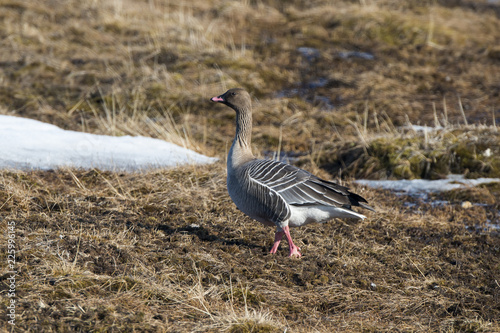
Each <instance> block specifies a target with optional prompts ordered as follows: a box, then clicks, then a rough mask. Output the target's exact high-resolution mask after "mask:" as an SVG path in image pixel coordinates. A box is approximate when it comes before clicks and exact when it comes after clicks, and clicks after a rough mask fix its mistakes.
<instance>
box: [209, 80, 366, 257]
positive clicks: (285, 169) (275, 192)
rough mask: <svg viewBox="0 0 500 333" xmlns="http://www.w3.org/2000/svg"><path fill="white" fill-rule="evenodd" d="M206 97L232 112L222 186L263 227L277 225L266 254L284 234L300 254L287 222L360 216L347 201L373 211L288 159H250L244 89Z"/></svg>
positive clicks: (295, 224) (298, 223) (358, 198)
mask: <svg viewBox="0 0 500 333" xmlns="http://www.w3.org/2000/svg"><path fill="white" fill-rule="evenodd" d="M210 100H211V101H212V102H218V103H222V104H224V105H227V106H229V107H230V108H232V109H233V110H234V111H236V135H235V137H234V140H233V143H232V145H231V148H230V150H229V154H228V157H227V190H228V192H229V196H230V197H231V199H232V200H233V202H234V203H235V204H236V207H238V209H239V210H241V211H242V212H243V213H245V214H246V215H248V216H249V217H251V218H252V219H254V220H257V221H259V222H261V223H263V224H264V225H266V226H276V232H275V236H274V244H273V246H272V248H271V250H270V251H269V252H270V253H271V254H274V253H276V251H277V250H278V247H279V245H280V242H281V239H282V238H283V235H284V236H286V239H287V241H288V246H289V250H290V254H289V257H294V256H297V257H301V256H302V254H301V253H300V248H299V247H298V246H297V245H295V244H294V243H293V240H292V237H291V236H290V227H300V226H303V225H306V224H309V223H312V222H320V223H322V222H326V221H328V220H330V219H332V218H354V219H364V218H365V216H364V215H362V214H360V213H357V212H355V211H353V210H352V209H351V206H359V207H362V208H366V209H369V210H371V211H375V210H374V209H373V208H372V207H370V206H369V205H368V204H367V201H366V200H365V199H364V198H362V197H361V196H360V195H358V194H355V193H352V192H350V191H349V189H348V188H347V187H344V186H341V185H339V184H337V183H334V182H331V181H327V180H323V179H321V178H319V177H316V176H314V175H313V174H311V173H309V172H308V171H305V170H302V169H300V168H298V167H295V166H293V165H290V164H286V163H283V162H279V161H275V160H263V159H257V158H255V156H254V155H253V154H252V150H251V135H252V101H251V98H250V95H249V94H248V92H247V91H245V90H244V89H241V88H233V89H230V90H228V91H226V92H225V93H224V94H222V95H219V96H216V97H212V98H211V99H210Z"/></svg>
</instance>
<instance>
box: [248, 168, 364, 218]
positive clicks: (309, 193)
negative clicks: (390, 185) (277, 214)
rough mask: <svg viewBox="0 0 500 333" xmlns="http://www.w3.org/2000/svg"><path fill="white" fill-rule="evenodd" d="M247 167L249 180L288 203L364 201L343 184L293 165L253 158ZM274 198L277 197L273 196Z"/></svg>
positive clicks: (347, 205) (361, 203)
mask: <svg viewBox="0 0 500 333" xmlns="http://www.w3.org/2000/svg"><path fill="white" fill-rule="evenodd" d="M251 163H252V165H251V166H250V167H249V169H248V175H249V177H250V179H251V180H252V181H254V182H256V183H258V184H260V186H262V187H263V190H264V189H265V190H267V191H268V192H274V193H275V194H277V196H279V197H281V198H282V199H283V201H284V202H285V203H286V204H288V205H297V206H302V205H326V206H335V207H345V208H350V207H351V205H353V206H361V207H364V208H367V209H370V210H373V208H371V207H370V206H368V205H367V204H365V203H366V202H367V201H366V200H365V199H364V198H362V197H361V196H359V195H357V194H355V193H351V192H350V191H349V189H348V188H347V187H344V186H341V185H338V184H336V183H333V182H330V181H326V180H323V179H321V178H318V177H316V176H314V175H312V174H311V173H309V172H307V171H305V170H302V169H299V168H297V167H295V166H292V165H288V164H285V163H281V162H278V161H272V160H255V161H252V162H251ZM277 200H278V199H277Z"/></svg>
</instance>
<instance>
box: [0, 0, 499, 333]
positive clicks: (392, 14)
mask: <svg viewBox="0 0 500 333" xmlns="http://www.w3.org/2000/svg"><path fill="white" fill-rule="evenodd" d="M499 17H500V6H499V4H496V3H495V2H493V1H474V2H472V1H466V0H463V1H447V0H442V1H441V0H440V1H413V0H412V1H406V2H404V3H403V2H400V1H392V0H379V1H375V0H365V1H347V0H346V1H338V2H335V5H333V4H332V2H330V1H321V0H318V1H301V0H294V1H274V0H268V1H223V0H210V1H194V0H188V1H183V2H171V1H156V0H151V1H131V0H116V1H91V0H83V1H59V0H51V1H46V2H39V1H22V0H17V1H16V0H12V1H0V18H1V20H0V37H1V38H0V45H1V47H0V112H1V113H2V114H10V115H16V116H23V117H30V118H34V119H38V120H42V121H46V122H50V123H53V124H56V125H58V126H61V127H63V128H66V129H72V130H80V131H81V130H83V131H87V132H92V133H99V134H110V135H125V134H132V135H146V136H151V137H157V138H162V139H166V140H169V141H173V142H175V143H178V144H180V145H183V146H185V147H188V148H191V149H194V150H197V151H200V152H204V153H205V154H207V155H211V156H217V157H219V158H220V159H221V162H220V163H216V164H214V165H211V166H203V167H186V168H179V169H175V170H157V171H150V172H147V173H140V174H139V173H137V174H119V173H110V172H101V171H99V170H89V171H83V170H71V169H62V170H56V171H50V172H41V171H9V170H4V171H1V172H0V219H1V220H2V223H1V232H2V234H6V222H12V221H13V222H15V223H16V246H17V264H16V265H17V270H18V271H19V276H18V279H17V283H18V285H17V291H16V292H17V301H18V304H17V310H16V314H17V317H16V327H15V328H14V330H15V331H44V332H56V331H58V332H59V331H61V332H64V331H151V332H156V331H158V332H220V331H227V332H283V331H285V330H286V331H287V332H332V331H339V332H360V331H367V332H381V331H387V332H389V331H390V332H398V331H401V332H415V331H440V332H495V331H500V322H499V318H500V274H499V272H500V259H499V258H500V237H499V233H498V229H495V228H494V224H495V223H497V224H498V221H499V199H498V198H499V197H500V189H499V188H498V186H496V187H495V186H492V185H488V186H482V187H479V188H474V189H468V190H465V191H452V192H449V193H445V194H442V195H438V196H436V197H435V198H434V199H436V200H442V199H446V200H449V202H448V203H446V204H441V205H435V204H432V203H429V202H421V201H419V199H415V198H407V197H401V196H399V197H397V196H395V195H394V194H392V193H388V192H385V191H375V190H369V189H363V188H360V187H356V188H354V190H355V191H356V192H358V193H360V194H361V195H363V196H364V197H366V198H367V199H368V200H369V201H370V203H372V204H373V205H374V206H375V207H376V208H377V213H370V214H369V216H368V219H366V220H365V221H346V220H343V221H341V220H339V221H331V222H329V223H326V224H323V225H312V226H307V227H304V228H302V229H298V230H293V231H292V233H293V234H294V238H295V239H296V240H297V243H298V245H299V246H300V247H301V248H302V250H303V251H302V252H303V254H304V257H303V258H302V259H301V260H291V259H289V258H287V257H286V249H284V248H282V249H281V250H280V251H279V253H278V254H277V255H275V256H270V255H268V254H267V251H268V249H269V247H270V246H271V243H272V230H271V229H270V228H265V227H264V226H261V225H260V224H258V223H256V222H254V221H252V220H250V219H249V218H247V217H245V216H244V215H242V214H241V212H239V211H238V210H237V209H236V208H235V207H234V205H233V204H232V202H231V201H230V199H229V197H228V196H227V193H226V190H225V179H224V175H225V170H224V165H223V164H224V163H223V161H224V154H225V151H226V150H227V149H228V146H229V144H230V142H231V139H232V135H233V133H234V124H233V122H234V115H233V112H232V111H231V110H229V109H228V108H224V107H221V106H217V105H213V104H210V103H209V102H208V99H209V98H210V97H211V96H214V95H217V94H219V93H222V92H224V91H225V89H226V88H229V87H234V86H242V87H244V88H246V89H248V90H249V91H250V92H251V93H252V95H253V96H254V97H255V101H254V102H255V103H254V104H255V115H254V122H255V126H254V144H255V149H254V151H255V153H256V154H257V155H260V156H268V155H272V154H273V153H274V154H277V155H279V156H282V155H283V156H290V157H294V158H296V160H295V161H294V163H296V164H297V165H300V166H302V167H304V168H306V169H308V170H310V171H312V172H315V173H317V174H319V175H320V176H322V177H325V178H338V179H339V180H340V181H344V180H345V179H346V178H347V180H349V179H350V178H351V177H353V176H354V177H369V178H377V179H379V178H431V179H434V178H440V177H443V176H445V175H446V174H448V173H450V172H456V173H465V174H467V175H468V176H470V177H476V176H484V177H498V176H499V175H500V160H499V156H500V135H499V132H498V129H497V124H498V121H499V105H500V81H499V78H500V49H499V47H498V45H500V20H499ZM411 125H428V126H433V127H436V129H435V130H432V131H417V130H415V129H412V127H411ZM291 152H292V153H293V156H292V154H291ZM408 202H410V204H407V203H408ZM464 202H471V203H472V204H473V205H470V204H469V205H463V203H464ZM414 204H416V205H414ZM475 204H478V205H475ZM0 248H1V249H2V250H4V249H5V248H6V242H3V243H2V244H0ZM0 267H2V272H5V271H7V269H6V260H1V261H0ZM7 277H8V276H7V274H4V273H2V275H1V276H0V283H1V284H2V286H3V287H2V290H6V288H4V286H7V280H6V278H7ZM4 294H5V292H2V296H3V295H4ZM6 304H7V298H6V297H3V298H2V304H1V307H2V308H3V309H5V306H6ZM2 313H3V312H2ZM6 321H7V318H6V317H5V316H4V315H2V316H0V322H1V323H2V324H3V323H5V325H7V323H6Z"/></svg>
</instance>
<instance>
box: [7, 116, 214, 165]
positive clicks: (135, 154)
mask: <svg viewBox="0 0 500 333" xmlns="http://www.w3.org/2000/svg"><path fill="white" fill-rule="evenodd" d="M216 160H217V159H216V158H212V157H207V156H204V155H201V154H198V153H196V152H194V151H192V150H189V149H186V148H182V147H180V146H177V145H175V144H173V143H170V142H166V141H163V140H159V139H152V138H147V137H141V136H135V137H132V136H121V137H114V136H107V135H95V134H89V133H82V132H75V131H67V130H63V129H61V128H59V127H57V126H54V125H51V124H47V123H43V122H40V121H37V120H33V119H27V118H19V117H12V116H5V115H0V168H1V169H6V168H7V169H22V170H29V169H41V170H50V169H56V168H60V167H73V168H83V169H92V168H98V169H101V170H110V171H140V170H143V169H148V168H158V167H173V166H179V165H184V164H206V163H212V162H215V161H216Z"/></svg>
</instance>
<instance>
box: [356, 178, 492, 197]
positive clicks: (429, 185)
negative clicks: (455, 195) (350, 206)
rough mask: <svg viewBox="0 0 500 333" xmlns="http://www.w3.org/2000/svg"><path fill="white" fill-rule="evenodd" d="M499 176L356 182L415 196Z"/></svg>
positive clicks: (361, 180)
mask: <svg viewBox="0 0 500 333" xmlns="http://www.w3.org/2000/svg"><path fill="white" fill-rule="evenodd" d="M497 182H500V179H499V178H477V179H466V178H465V177H464V176H463V175H448V177H447V178H446V179H437V180H427V179H412V180H407V179H402V180H366V179H360V180H356V181H355V183H357V184H360V185H365V186H368V187H372V188H382V189H387V190H391V191H395V192H402V193H405V194H408V195H413V196H425V195H426V194H427V193H435V192H443V191H450V190H454V189H459V188H466V187H472V186H477V185H480V184H488V183H497Z"/></svg>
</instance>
